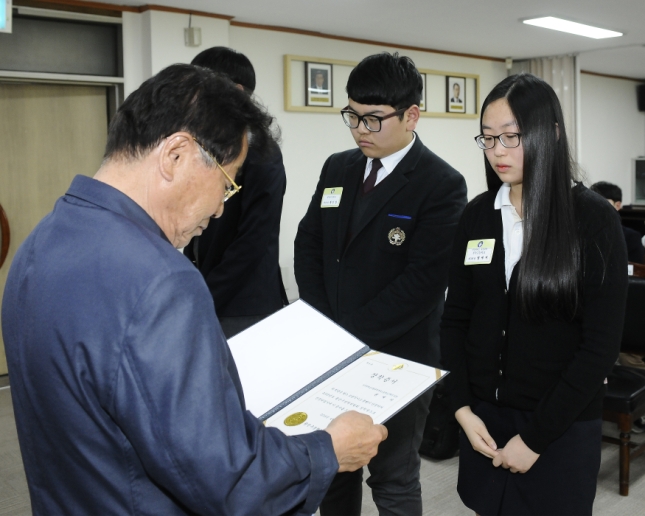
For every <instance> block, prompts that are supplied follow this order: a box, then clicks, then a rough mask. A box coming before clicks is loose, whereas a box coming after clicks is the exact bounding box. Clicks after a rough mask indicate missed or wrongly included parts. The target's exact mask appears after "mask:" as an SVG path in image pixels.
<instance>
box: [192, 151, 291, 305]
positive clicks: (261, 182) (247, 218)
mask: <svg viewBox="0 0 645 516" xmlns="http://www.w3.org/2000/svg"><path fill="white" fill-rule="evenodd" d="M236 183H237V184H238V185H241V186H242V190H240V192H239V193H237V194H236V195H234V196H233V197H231V199H230V200H228V201H227V202H226V206H225V207H224V213H223V215H222V216H221V217H220V218H219V219H211V221H210V223H209V224H208V227H207V228H206V231H204V233H203V234H202V235H201V236H198V237H195V238H193V239H192V240H191V242H190V243H189V244H188V245H187V246H186V247H185V248H184V254H185V255H186V256H188V257H189V258H190V259H191V260H192V261H193V262H195V264H196V265H197V268H198V269H199V270H200V272H201V273H202V275H203V276H204V279H205V280H206V283H207V284H208V288H209V290H210V292H211V294H212V296H213V300H214V301H215V311H216V312H217V315H218V317H236V316H250V315H265V314H270V313H273V312H275V311H276V310H279V309H280V308H282V307H283V306H284V305H285V304H286V294H285V292H284V286H283V284H282V277H281V275H280V265H279V262H278V258H279V235H280V217H281V215H282V198H283V196H284V192H285V189H286V185H287V178H286V174H285V171H284V165H283V163H282V153H281V152H280V149H279V147H278V146H277V145H276V146H275V148H274V149H272V152H271V154H270V155H269V157H268V158H266V157H265V158H262V157H260V156H258V154H257V153H256V152H255V151H254V150H253V149H252V148H251V149H250V150H249V154H248V156H247V158H246V161H245V162H244V165H243V167H242V169H241V174H238V178H236Z"/></svg>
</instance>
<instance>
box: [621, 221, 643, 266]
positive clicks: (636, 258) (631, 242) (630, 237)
mask: <svg viewBox="0 0 645 516" xmlns="http://www.w3.org/2000/svg"><path fill="white" fill-rule="evenodd" d="M622 228H623V234H624V235H625V244H627V259H628V260H629V261H630V262H635V263H643V262H645V247H643V243H642V242H641V234H640V233H639V232H638V231H636V230H634V229H632V228H627V227H625V226H622Z"/></svg>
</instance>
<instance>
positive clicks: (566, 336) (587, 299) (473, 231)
mask: <svg viewBox="0 0 645 516" xmlns="http://www.w3.org/2000/svg"><path fill="white" fill-rule="evenodd" d="M572 193H573V198H574V204H575V215H576V220H577V226H578V231H579V235H580V239H581V251H582V264H581V267H582V278H583V280H582V297H581V299H582V303H581V309H580V310H579V314H578V315H577V316H576V318H575V319H574V320H573V321H572V322H567V321H561V320H555V319H547V320H546V321H545V322H543V323H541V324H534V323H529V322H527V321H525V320H524V319H523V318H522V317H521V316H520V314H519V313H518V308H517V302H516V286H517V273H518V270H519V263H518V265H516V266H515V268H514V271H513V275H512V277H511V281H510V286H509V288H508V290H507V288H506V280H505V272H504V244H503V237H502V218H501V214H500V211H499V210H496V209H495V208H494V202H495V196H496V194H497V192H494V191H490V192H486V193H484V194H482V195H480V196H478V197H476V198H475V199H473V200H472V201H471V202H470V203H469V204H468V206H467V207H466V209H465V211H464V213H463V215H462V218H461V221H460V223H459V228H458V230H457V234H456V236H455V242H454V247H453V254H452V261H451V268H450V277H449V286H448V297H447V300H446V306H445V310H444V314H443V319H442V325H441V351H442V359H443V365H444V367H445V368H446V369H447V370H449V371H451V373H450V374H449V375H448V377H447V378H446V381H447V383H448V386H449V389H450V392H451V399H452V406H453V409H454V410H455V411H456V410H457V409H459V408H461V407H463V406H466V405H471V406H472V405H473V404H475V403H476V402H477V400H485V401H488V402H491V403H496V404H500V405H504V406H509V407H512V408H516V409H520V410H530V411H533V417H532V420H531V423H530V425H529V426H527V427H526V428H525V429H523V430H522V431H520V436H521V437H522V439H523V441H524V442H525V443H526V444H527V446H529V448H531V449H532V450H533V451H535V452H536V453H542V452H543V451H544V450H545V449H546V447H547V446H548V445H549V443H551V442H553V441H554V440H555V439H557V438H558V437H559V436H560V435H561V434H562V433H563V432H564V431H565V430H566V429H567V428H568V427H569V426H570V425H571V424H572V423H573V422H574V421H586V420H591V419H597V418H600V416H601V412H602V398H603V396H604V393H605V387H604V380H605V378H606V376H607V374H608V373H609V371H610V369H611V367H612V365H613V364H614V362H615V361H616V358H617V356H618V351H619V348H620V340H621V335H622V330H623V317H624V309H625V300H626V296H627V252H626V247H625V240H624V237H623V234H622V231H621V227H620V218H619V216H618V214H617V212H616V210H615V209H614V208H613V207H612V206H611V205H610V204H609V203H608V202H607V201H606V200H605V199H602V198H601V197H600V196H598V195H596V194H595V193H593V192H591V191H590V190H588V189H587V188H585V187H584V186H583V185H582V184H578V185H576V186H575V187H574V189H573V192H572ZM491 238H494V239H495V249H494V252H493V259H492V262H491V263H490V264H489V265H481V264H478V265H469V266H465V265H464V257H465V253H466V246H467V244H468V242H469V241H470V240H483V239H491Z"/></svg>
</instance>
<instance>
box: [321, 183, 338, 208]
mask: <svg viewBox="0 0 645 516" xmlns="http://www.w3.org/2000/svg"><path fill="white" fill-rule="evenodd" d="M342 195H343V187H342V186H336V187H334V188H325V190H324V191H323V195H322V199H321V200H320V207H321V208H338V207H339V206H340V198H341V197H342Z"/></svg>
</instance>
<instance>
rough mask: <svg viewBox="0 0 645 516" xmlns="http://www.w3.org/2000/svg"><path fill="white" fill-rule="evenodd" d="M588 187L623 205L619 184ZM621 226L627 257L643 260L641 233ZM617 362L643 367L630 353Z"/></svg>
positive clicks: (643, 423) (639, 424) (638, 427)
mask: <svg viewBox="0 0 645 516" xmlns="http://www.w3.org/2000/svg"><path fill="white" fill-rule="evenodd" d="M589 189H590V190H591V191H593V192H596V193H597V194H599V195H601V196H602V197H604V198H605V199H607V200H608V201H609V202H610V204H611V205H612V206H613V207H614V208H616V210H618V211H620V209H621V208H622V207H623V191H622V190H621V189H620V186H618V185H615V184H613V183H608V182H607V181H599V182H597V183H594V184H593V185H591V187H590V188H589ZM621 227H622V228H623V235H624V236H625V244H626V245H627V259H628V260H629V261H630V262H634V263H643V262H645V247H643V244H642V241H641V238H642V236H641V234H640V233H639V232H638V231H636V230H634V229H632V228H628V227H625V226H621ZM618 362H619V363H620V365H623V366H627V367H636V368H638V369H645V362H643V358H642V357H640V356H638V355H634V354H632V353H620V354H619V356H618ZM644 427H645V418H641V419H640V420H638V421H636V422H635V423H634V431H635V432H637V433H641V432H643V428H644Z"/></svg>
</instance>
